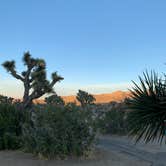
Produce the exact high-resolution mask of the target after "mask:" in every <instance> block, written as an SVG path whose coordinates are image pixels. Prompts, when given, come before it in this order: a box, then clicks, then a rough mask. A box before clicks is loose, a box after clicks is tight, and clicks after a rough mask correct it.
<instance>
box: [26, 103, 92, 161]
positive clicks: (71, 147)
mask: <svg viewBox="0 0 166 166" xmlns="http://www.w3.org/2000/svg"><path fill="white" fill-rule="evenodd" d="M34 115H35V116H34V117H33V125H31V126H30V125H29V124H24V128H23V140H24V141H23V143H24V144H23V147H24V148H25V150H26V151H28V152H32V153H34V154H36V155H38V156H43V157H46V158H52V157H55V156H60V157H64V156H66V155H76V156H79V155H83V154H84V152H86V151H88V150H90V148H91V146H92V145H93V142H94V138H95V130H94V128H93V121H92V119H91V115H90V113H88V112H86V111H80V110H79V107H77V106H72V107H68V106H65V107H63V108H61V109H60V108H57V109H56V108H55V107H54V108H53V107H51V106H49V107H46V108H45V110H44V109H43V110H36V111H35V113H34Z"/></svg>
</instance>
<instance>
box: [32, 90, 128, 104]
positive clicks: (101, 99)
mask: <svg viewBox="0 0 166 166" xmlns="http://www.w3.org/2000/svg"><path fill="white" fill-rule="evenodd" d="M93 96H94V97H95V98H96V102H95V103H109V102H111V101H117V102H120V101H123V100H124V99H125V98H126V97H129V96H130V92H129V91H115V92H112V93H105V94H97V95H93ZM61 97H62V98H63V100H64V101H65V103H68V102H76V103H78V101H77V100H76V96H74V95H72V96H61ZM34 103H44V100H42V99H39V100H35V101H34Z"/></svg>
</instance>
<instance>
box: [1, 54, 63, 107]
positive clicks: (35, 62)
mask: <svg viewBox="0 0 166 166" xmlns="http://www.w3.org/2000/svg"><path fill="white" fill-rule="evenodd" d="M23 62H24V65H25V66H26V71H23V72H22V73H21V74H18V73H17V71H16V67H15V61H6V62H4V63H3V64H2V65H3V67H4V68H5V69H6V70H7V72H9V73H10V74H11V75H12V76H13V77H14V78H16V79H18V80H20V81H22V83H23V85H24V96H23V102H22V104H23V108H29V107H31V105H32V102H33V100H34V99H37V98H40V97H41V96H43V95H44V94H46V93H51V92H54V90H53V86H54V85H55V84H56V83H57V82H59V81H61V80H63V78H62V77H61V76H59V75H58V74H57V72H54V73H52V81H51V82H49V81H48V80H47V78H46V63H45V61H44V60H43V59H38V58H32V57H31V55H30V53H29V52H26V53H25V54H24V56H23Z"/></svg>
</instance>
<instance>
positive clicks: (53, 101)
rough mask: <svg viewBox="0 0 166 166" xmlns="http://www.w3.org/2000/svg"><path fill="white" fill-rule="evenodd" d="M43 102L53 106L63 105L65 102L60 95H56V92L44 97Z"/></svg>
mask: <svg viewBox="0 0 166 166" xmlns="http://www.w3.org/2000/svg"><path fill="white" fill-rule="evenodd" d="M45 102H46V103H47V104H50V105H55V106H64V105H65V102H64V101H63V99H62V97H60V96H58V95H57V94H53V95H52V96H49V97H46V98H45Z"/></svg>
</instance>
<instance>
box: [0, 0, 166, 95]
mask: <svg viewBox="0 0 166 166" xmlns="http://www.w3.org/2000/svg"><path fill="white" fill-rule="evenodd" d="M165 18H166V1H165V0H158V1H156V0H125V1H124V0H14V1H12V0H1V1H0V22H1V24H0V25H1V26H0V63H1V64H2V63H3V62H4V61H6V60H12V59H13V60H15V61H16V66H17V70H18V71H19V72H21V71H22V70H24V66H23V64H22V61H21V59H22V55H23V53H24V52H25V51H30V53H31V54H32V56H34V57H39V58H43V59H45V60H46V62H47V71H48V78H50V75H51V72H54V71H58V73H59V74H60V75H62V76H63V77H64V80H63V81H62V82H61V83H58V84H57V85H55V90H56V92H57V93H58V94H59V95H72V94H75V93H76V92H77V90H78V89H83V90H86V91H88V92H90V93H93V94H95V93H110V92H112V91H115V90H127V89H128V88H130V87H131V86H132V84H131V80H135V81H137V77H138V75H141V74H142V72H143V71H145V70H146V69H147V70H151V69H154V70H155V71H157V72H159V73H162V72H165V69H166V66H165V62H166V47H165V46H166V21H165ZM22 92H23V87H22V84H21V83H20V82H19V81H17V80H15V79H13V78H12V77H11V76H10V75H9V74H8V73H7V72H6V71H5V70H4V69H3V67H2V66H0V94H4V95H9V96H13V97H21V95H22Z"/></svg>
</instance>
